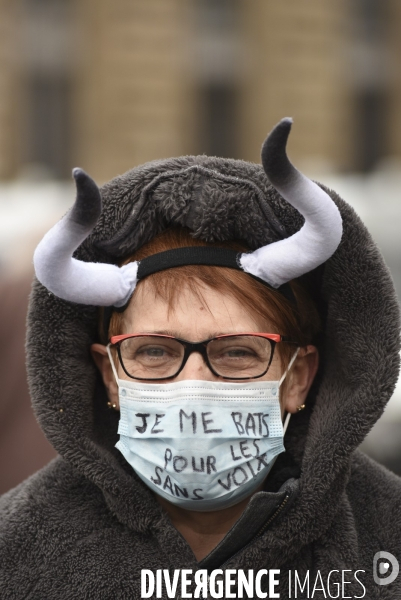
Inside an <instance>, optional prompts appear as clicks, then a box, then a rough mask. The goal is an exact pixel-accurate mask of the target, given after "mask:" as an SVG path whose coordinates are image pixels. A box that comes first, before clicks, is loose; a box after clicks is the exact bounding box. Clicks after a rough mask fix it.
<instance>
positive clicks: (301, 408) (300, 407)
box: [297, 404, 305, 411]
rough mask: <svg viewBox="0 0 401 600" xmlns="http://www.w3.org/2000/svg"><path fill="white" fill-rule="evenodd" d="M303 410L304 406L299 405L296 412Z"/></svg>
mask: <svg viewBox="0 0 401 600" xmlns="http://www.w3.org/2000/svg"><path fill="white" fill-rule="evenodd" d="M304 408H305V404H300V405H299V406H297V410H298V411H300V410H303V409H304Z"/></svg>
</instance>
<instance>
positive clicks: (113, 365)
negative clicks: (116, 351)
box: [106, 344, 120, 387]
mask: <svg viewBox="0 0 401 600" xmlns="http://www.w3.org/2000/svg"><path fill="white" fill-rule="evenodd" d="M110 346H111V344H107V346H106V350H107V354H108V356H109V360H110V364H111V368H112V371H113V375H114V378H115V380H116V383H117V385H118V387H120V384H119V379H118V373H117V369H116V366H115V364H114V360H113V357H112V355H111V350H110Z"/></svg>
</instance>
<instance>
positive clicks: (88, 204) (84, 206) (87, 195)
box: [71, 167, 102, 227]
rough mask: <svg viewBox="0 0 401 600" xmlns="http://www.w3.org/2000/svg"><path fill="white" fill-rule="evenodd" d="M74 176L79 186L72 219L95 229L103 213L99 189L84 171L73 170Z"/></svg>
mask: <svg viewBox="0 0 401 600" xmlns="http://www.w3.org/2000/svg"><path fill="white" fill-rule="evenodd" d="M72 175H73V177H74V179H75V184H76V186H77V199H76V201H75V204H74V206H73V208H72V210H71V218H72V219H73V220H74V221H75V222H76V223H79V224H80V225H83V226H87V227H93V226H94V225H95V223H96V221H97V220H98V218H99V215H100V213H101V211H102V200H101V197H100V192H99V188H98V187H97V185H96V183H95V182H94V181H93V179H92V178H91V177H89V175H88V174H87V173H85V171H84V170H83V169H80V168H78V167H77V168H75V169H73V170H72Z"/></svg>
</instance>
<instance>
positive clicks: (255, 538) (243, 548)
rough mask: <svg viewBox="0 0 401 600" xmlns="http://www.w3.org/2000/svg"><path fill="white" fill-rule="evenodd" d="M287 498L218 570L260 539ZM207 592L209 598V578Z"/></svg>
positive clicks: (288, 495)
mask: <svg viewBox="0 0 401 600" xmlns="http://www.w3.org/2000/svg"><path fill="white" fill-rule="evenodd" d="M289 497H290V494H286V496H285V498H284V500H283V501H282V502H281V504H280V505H279V506H278V507H277V508H276V510H275V511H274V513H273V514H272V516H271V517H269V519H268V520H267V521H266V523H264V524H263V525H262V527H261V528H260V529H259V531H258V532H257V534H256V535H255V536H254V537H253V538H252V540H251V541H250V542H248V543H247V544H246V545H245V546H243V547H242V548H241V549H240V550H238V552H236V553H235V554H233V555H232V556H230V558H229V559H228V560H226V561H225V562H224V563H223V564H222V565H220V567H219V568H220V569H224V566H225V565H226V564H227V563H228V562H230V561H231V560H232V559H233V558H235V557H236V556H237V555H238V554H240V552H243V551H244V550H245V549H246V548H248V546H250V545H251V544H253V542H254V541H255V540H257V539H258V538H260V537H261V536H262V535H263V534H264V532H265V531H266V529H267V528H268V527H269V525H270V524H271V523H272V521H274V519H276V518H277V516H278V515H279V514H280V513H281V511H282V510H283V508H284V507H285V505H286V504H287V502H288V499H289ZM207 592H208V598H209V597H210V596H209V592H210V588H209V576H208V578H207ZM175 600H179V596H178V595H176V597H175Z"/></svg>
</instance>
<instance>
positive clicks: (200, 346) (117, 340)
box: [109, 332, 297, 381]
mask: <svg viewBox="0 0 401 600" xmlns="http://www.w3.org/2000/svg"><path fill="white" fill-rule="evenodd" d="M243 336H248V337H249V336H253V337H262V338H265V339H267V340H269V342H270V346H271V355H270V360H269V363H268V365H267V367H266V369H265V371H263V373H261V374H260V375H257V376H256V377H255V376H254V377H225V376H224V375H220V374H219V373H216V371H215V370H214V369H213V367H212V365H211V364H210V362H209V357H208V355H207V345H208V344H209V343H210V342H213V341H215V340H221V339H224V338H227V337H243ZM133 337H159V338H164V339H166V338H167V339H170V340H176V341H177V342H179V343H180V344H181V345H182V346H184V356H183V359H182V363H181V366H180V368H179V369H178V371H177V372H176V373H174V375H169V376H168V377H156V378H149V377H135V376H134V375H131V374H130V373H128V371H127V370H126V368H125V366H124V362H123V359H122V356H121V349H120V344H121V342H123V341H124V340H126V339H129V338H133ZM280 342H287V343H289V344H297V342H294V341H292V340H290V339H289V338H287V337H286V336H283V335H280V334H278V333H255V332H250V333H226V334H223V335H217V336H215V337H212V338H209V339H207V340H203V341H201V342H195V343H194V342H189V341H188V340H183V339H180V338H176V337H174V336H173V335H165V334H163V333H127V334H123V335H114V336H112V337H111V338H110V341H109V346H113V347H115V348H116V349H117V354H118V359H119V361H120V364H121V366H122V368H123V371H124V373H125V374H126V375H128V377H130V378H131V379H136V380H138V381H166V380H168V379H174V378H175V377H177V375H179V374H180V373H181V371H182V370H183V368H184V367H185V365H186V363H187V361H188V358H189V357H190V356H191V354H192V353H193V352H199V354H201V356H202V357H203V360H204V361H205V363H206V365H207V367H208V368H209V370H210V371H211V372H212V373H213V375H215V377H220V378H221V379H229V380H230V381H245V380H249V379H259V378H260V377H263V376H264V375H266V373H267V372H268V370H269V368H270V365H271V363H272V360H273V355H274V350H275V348H276V345H277V344H279V343H280Z"/></svg>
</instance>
